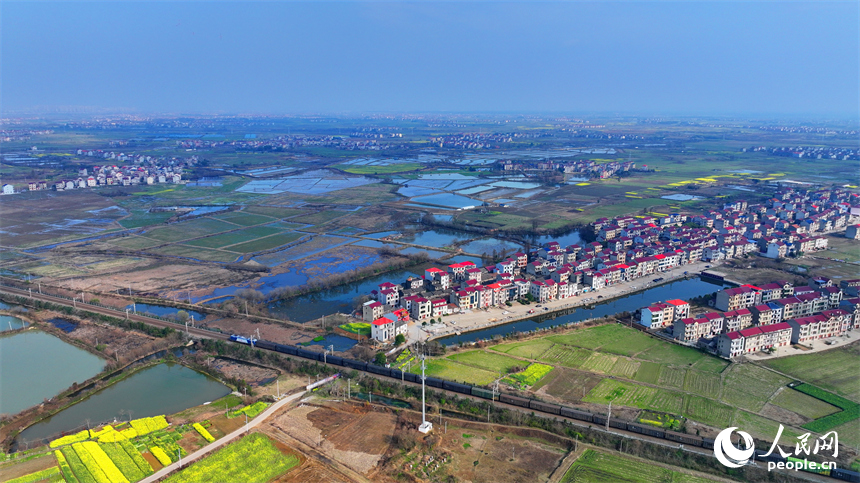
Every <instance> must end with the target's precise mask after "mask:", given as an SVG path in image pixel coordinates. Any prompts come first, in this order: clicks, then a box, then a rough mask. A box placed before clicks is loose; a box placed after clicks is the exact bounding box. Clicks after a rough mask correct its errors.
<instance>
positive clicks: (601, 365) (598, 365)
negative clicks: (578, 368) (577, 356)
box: [582, 352, 618, 374]
mask: <svg viewBox="0 0 860 483" xmlns="http://www.w3.org/2000/svg"><path fill="white" fill-rule="evenodd" d="M617 360H618V357H616V356H610V355H606V354H603V353H602V352H592V353H591V357H589V358H588V359H587V360H586V361H585V362H584V363H583V364H582V368H583V369H584V370H588V371H595V372H602V373H604V374H608V373H609V371H610V370H612V366H614V365H615V361H617Z"/></svg>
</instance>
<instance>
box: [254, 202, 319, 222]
mask: <svg viewBox="0 0 860 483" xmlns="http://www.w3.org/2000/svg"><path fill="white" fill-rule="evenodd" d="M242 212H243V213H256V214H258V215H264V216H270V217H272V218H277V219H281V218H289V217H291V216H297V215H301V214H304V213H307V212H308V211H307V210H300V209H298V208H283V207H280V206H260V205H256V206H248V207H245V208H244V209H243V210H242Z"/></svg>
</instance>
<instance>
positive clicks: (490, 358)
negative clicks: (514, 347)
mask: <svg viewBox="0 0 860 483" xmlns="http://www.w3.org/2000/svg"><path fill="white" fill-rule="evenodd" d="M448 359H451V360H452V361H455V362H459V363H461V364H467V365H470V366H475V367H478V368H481V369H487V370H490V371H493V372H501V373H503V374H507V373H508V372H510V370H511V369H513V368H515V367H523V366H526V365H527V364H528V363H527V362H523V361H520V360H519V359H514V358H513V357H507V356H503V355H501V354H493V353H492V352H485V351H482V350H477V351H468V352H461V353H459V354H453V355H450V356H448Z"/></svg>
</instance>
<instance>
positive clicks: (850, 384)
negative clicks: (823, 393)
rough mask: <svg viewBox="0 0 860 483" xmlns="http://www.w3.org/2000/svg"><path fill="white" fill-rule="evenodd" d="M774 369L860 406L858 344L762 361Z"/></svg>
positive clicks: (859, 348)
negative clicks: (856, 402) (855, 402)
mask: <svg viewBox="0 0 860 483" xmlns="http://www.w3.org/2000/svg"><path fill="white" fill-rule="evenodd" d="M764 364H765V365H766V366H768V367H771V368H773V369H776V370H777V371H780V372H783V373H785V374H788V375H790V376H793V377H796V378H798V379H800V380H802V381H806V382H808V383H810V384H814V385H816V386H819V387H821V388H823V389H827V390H828V391H833V392H835V393H836V394H841V395H843V396H845V397H847V398H849V399H852V400H854V401H858V402H860V384H857V374H860V344H857V343H855V344H850V345H846V346H843V347H839V348H836V349H830V350H827V351H823V352H817V353H815V354H802V355H796V356H789V357H781V358H779V359H773V360H769V361H765V362H764Z"/></svg>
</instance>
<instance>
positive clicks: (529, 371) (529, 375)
mask: <svg viewBox="0 0 860 483" xmlns="http://www.w3.org/2000/svg"><path fill="white" fill-rule="evenodd" d="M550 371H552V366H548V365H546V364H537V363H535V364H531V365H529V366H528V367H527V368H526V369H525V370H524V371H522V372H517V373H515V374H511V375H509V376H508V377H506V378H504V379H503V381H504V382H506V383H508V384H510V385H512V386H517V387H520V388H526V387H529V386H534V385H535V384H537V383H538V381H540V380H541V379H543V377H544V376H546V375H547V374H549V373H550Z"/></svg>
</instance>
